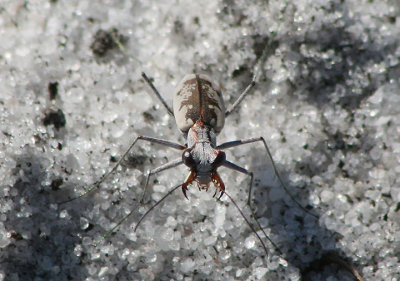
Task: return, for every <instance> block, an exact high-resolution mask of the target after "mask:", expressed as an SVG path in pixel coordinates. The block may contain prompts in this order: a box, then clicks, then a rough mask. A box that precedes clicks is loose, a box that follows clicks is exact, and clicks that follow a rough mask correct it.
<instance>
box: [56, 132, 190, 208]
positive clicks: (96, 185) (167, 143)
mask: <svg viewBox="0 0 400 281" xmlns="http://www.w3.org/2000/svg"><path fill="white" fill-rule="evenodd" d="M139 140H143V141H147V142H151V143H157V144H160V145H163V146H167V147H170V148H173V149H177V150H184V149H186V146H184V145H181V144H179V143H176V142H172V141H167V140H163V139H158V138H153V137H147V136H138V137H136V139H135V140H134V141H133V142H132V144H131V145H130V146H129V148H128V149H127V150H126V151H125V153H124V154H123V155H122V157H121V159H119V161H118V162H117V164H115V166H114V167H113V168H112V169H111V170H110V171H109V172H107V173H105V174H104V175H103V176H102V177H101V178H100V179H99V180H98V181H96V182H95V183H93V184H92V185H91V187H89V188H88V189H87V190H85V191H84V192H83V193H82V194H80V195H78V196H76V197H73V198H70V199H68V200H65V201H63V202H60V203H59V204H65V203H68V202H71V201H74V200H76V199H78V198H81V197H83V196H85V195H87V194H88V193H90V192H92V191H94V190H95V189H97V188H99V187H100V184H101V183H103V182H104V181H105V180H106V179H107V178H108V177H109V176H110V175H111V174H113V173H114V172H115V171H116V170H117V168H118V167H119V166H120V165H121V163H122V161H123V160H124V159H125V157H126V156H127V155H128V153H129V152H130V151H131V150H132V148H133V147H134V146H135V144H136V143H137V142H138V141H139ZM167 164H168V163H167ZM167 164H164V165H167ZM164 165H163V166H164ZM163 166H162V167H163ZM175 166H177V165H175ZM175 166H171V167H170V168H172V167H175ZM160 168H161V167H160ZM165 169H168V168H164V169H163V170H165ZM148 180H149V179H147V181H148ZM146 186H147V185H146ZM143 196H144V194H143Z"/></svg>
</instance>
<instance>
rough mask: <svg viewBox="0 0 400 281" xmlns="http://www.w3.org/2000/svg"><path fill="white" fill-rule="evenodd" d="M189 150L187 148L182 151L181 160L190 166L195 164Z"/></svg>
mask: <svg viewBox="0 0 400 281" xmlns="http://www.w3.org/2000/svg"><path fill="white" fill-rule="evenodd" d="M190 152H191V149H190V148H188V149H186V150H185V151H184V152H183V153H182V161H183V163H184V164H185V165H186V166H188V167H189V168H192V167H194V166H195V165H196V162H195V161H194V159H193V157H192V154H191V153H190Z"/></svg>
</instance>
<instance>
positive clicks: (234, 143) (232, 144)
mask: <svg viewBox="0 0 400 281" xmlns="http://www.w3.org/2000/svg"><path fill="white" fill-rule="evenodd" d="M260 141H261V142H262V143H263V144H264V147H265V150H266V151H267V155H268V158H269V160H270V162H271V164H272V168H273V170H274V174H275V176H276V177H277V178H278V181H279V183H280V185H281V187H282V188H283V190H284V191H285V192H286V193H287V195H289V197H290V199H292V201H293V202H294V203H295V204H296V205H297V206H298V207H299V208H300V209H302V210H303V211H304V212H306V213H307V214H310V215H311V216H313V217H314V218H316V219H318V216H316V215H314V214H312V213H311V212H310V211H308V210H307V209H306V208H304V207H303V206H302V205H301V204H300V203H299V202H298V201H297V200H296V199H295V198H294V196H293V195H292V194H291V193H290V192H289V189H288V188H287V186H286V184H285V183H284V182H283V180H282V178H281V176H280V174H279V172H278V169H277V168H276V166H275V162H274V159H273V158H272V155H271V152H270V151H269V148H268V145H267V143H266V141H265V139H264V138H263V137H258V138H248V139H243V140H235V141H228V142H225V143H223V144H220V145H218V146H217V149H221V150H223V149H227V148H232V147H236V146H240V145H244V144H248V143H254V142H260ZM239 172H240V171H239ZM251 192H252V186H251V187H250V189H249V196H248V200H249V204H250V200H251Z"/></svg>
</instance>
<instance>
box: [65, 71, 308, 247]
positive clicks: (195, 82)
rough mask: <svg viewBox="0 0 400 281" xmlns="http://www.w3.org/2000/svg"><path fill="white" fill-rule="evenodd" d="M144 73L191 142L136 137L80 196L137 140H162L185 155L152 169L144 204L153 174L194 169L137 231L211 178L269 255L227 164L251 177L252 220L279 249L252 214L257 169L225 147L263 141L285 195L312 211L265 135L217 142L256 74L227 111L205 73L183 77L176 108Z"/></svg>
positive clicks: (175, 104)
mask: <svg viewBox="0 0 400 281" xmlns="http://www.w3.org/2000/svg"><path fill="white" fill-rule="evenodd" d="M142 77H143V78H144V80H145V81H146V82H147V84H148V85H149V86H150V87H151V89H152V90H153V92H154V94H155V95H156V96H157V98H158V99H159V100H160V101H161V103H162V104H163V105H164V107H165V109H166V110H167V111H168V113H169V114H170V115H172V116H174V118H175V120H176V123H177V126H178V128H179V129H180V131H181V132H182V133H183V135H184V137H185V139H186V140H187V143H186V144H184V145H181V144H178V143H175V142H171V141H167V140H162V139H158V138H153V137H148V136H138V137H137V138H136V139H135V140H134V141H133V143H132V144H131V145H130V147H129V148H128V150H127V151H126V152H125V153H124V154H123V156H122V157H121V159H120V160H119V161H118V163H117V164H116V165H115V166H114V168H113V169H112V170H111V171H110V172H108V173H106V174H105V175H104V176H103V177H102V178H101V179H100V180H99V181H97V182H96V183H95V184H94V185H93V186H92V188H90V189H88V190H87V191H85V192H84V193H83V194H81V195H80V196H78V197H76V198H79V197H82V196H84V195H86V194H87V193H89V192H91V191H93V190H94V189H95V188H98V187H99V186H100V184H101V183H102V182H103V181H104V180H105V179H106V178H107V177H108V176H109V175H110V174H112V173H113V172H115V171H116V169H117V168H118V166H119V165H120V164H121V162H122V161H123V159H124V158H125V157H126V156H127V155H128V153H129V152H130V151H131V149H132V148H133V146H134V145H135V144H136V142H137V141H138V140H144V141H148V142H151V143H157V144H160V145H163V146H166V147H170V148H174V149H177V150H181V151H183V153H182V155H181V157H179V158H177V159H175V160H172V161H170V162H168V163H166V164H163V165H161V166H160V167H157V168H155V169H153V170H150V171H149V172H148V174H147V178H146V184H145V187H144V191H143V196H142V199H141V202H143V199H144V196H145V192H146V189H147V186H148V184H149V179H150V176H152V175H154V174H157V173H159V172H161V171H164V170H167V169H170V168H173V167H177V166H179V165H182V164H185V165H186V166H187V167H189V168H190V173H189V175H188V177H187V178H186V180H185V182H184V183H181V184H178V185H177V186H175V187H173V188H172V189H171V190H170V191H169V192H168V193H167V194H166V195H165V196H164V197H162V198H161V199H160V200H159V201H157V202H156V203H155V204H154V205H153V206H152V207H151V208H150V209H149V210H148V211H147V212H146V213H145V214H144V215H143V216H142V217H141V218H140V220H139V221H138V223H137V224H136V226H135V231H136V229H137V228H138V227H139V225H140V223H141V222H142V221H143V219H144V218H145V217H146V216H147V214H149V213H150V212H151V211H152V210H153V209H154V208H155V207H156V206H157V205H159V204H160V203H161V202H162V201H163V200H164V199H165V198H166V197H168V196H169V195H170V194H172V193H173V192H174V191H175V190H176V189H178V188H182V192H183V194H184V196H185V197H186V198H188V197H187V194H186V191H187V190H188V187H189V186H190V185H191V184H193V183H196V184H197V186H198V188H199V190H208V188H209V186H210V183H211V182H212V183H213V184H214V186H215V188H216V191H215V193H214V197H215V195H216V194H217V192H220V195H219V197H218V198H221V196H222V195H223V194H226V196H227V197H228V198H229V199H230V201H231V202H232V203H233V204H234V206H235V207H236V209H237V210H238V211H239V213H240V215H241V216H242V217H243V219H244V220H245V222H246V223H247V225H248V226H249V227H250V228H251V230H252V231H253V233H254V234H255V235H256V237H257V239H258V240H259V242H260V243H261V245H262V247H263V248H264V251H265V253H266V255H268V250H267V247H266V245H265V243H264V241H263V240H262V239H261V237H260V236H259V234H258V233H257V231H256V230H255V228H254V226H253V225H252V224H251V223H250V221H249V220H248V219H247V218H246V216H245V215H244V213H243V212H242V210H241V209H240V208H239V206H238V205H237V204H236V202H235V201H234V200H233V199H232V197H231V196H230V195H229V194H228V193H227V192H226V190H225V185H224V183H223V181H222V179H221V178H220V176H219V174H218V172H217V169H218V168H219V167H222V166H223V167H225V168H228V169H232V170H234V171H237V172H240V173H243V174H245V175H247V176H250V186H249V195H248V200H247V203H248V205H249V207H250V210H251V213H252V216H253V217H254V219H255V221H256V223H257V225H258V228H259V229H260V230H261V231H262V232H263V234H264V235H265V237H266V239H268V240H269V241H270V243H271V244H272V245H273V246H274V247H275V248H276V249H277V251H278V252H279V253H280V250H279V248H278V247H277V246H276V245H275V244H274V242H273V241H272V240H271V239H270V238H269V237H268V235H266V233H265V232H264V230H263V229H262V227H261V226H260V224H259V223H258V221H257V219H256V216H255V214H254V211H253V209H252V206H251V194H252V187H253V173H252V172H250V171H248V170H247V169H245V168H243V167H240V166H238V165H236V164H234V163H232V162H230V161H228V160H227V159H226V156H225V152H224V151H223V150H225V149H228V148H232V147H236V146H240V145H244V144H249V143H254V142H262V143H263V145H264V148H265V150H266V153H267V156H268V158H269V160H270V162H271V163H272V167H273V170H274V173H275V175H276V177H277V178H278V180H279V182H280V185H281V186H282V188H283V189H284V190H285V192H286V193H288V195H289V196H290V197H291V198H292V200H293V201H294V202H295V203H296V204H297V205H298V206H299V207H300V208H301V209H303V210H304V211H305V212H307V213H309V212H308V211H307V210H306V209H304V208H303V207H302V206H301V205H300V204H299V203H298V202H297V201H296V200H295V199H294V198H293V196H291V194H290V193H289V192H288V189H287V187H286V186H285V184H284V183H283V181H282V179H281V177H280V175H279V173H278V171H277V169H276V167H275V163H274V161H273V159H272V156H271V153H270V151H269V148H268V146H267V144H266V142H265V140H264V138H263V137H257V138H248V139H242V140H235V141H229V142H225V143H223V144H220V145H217V143H216V137H217V134H218V133H219V132H220V131H221V130H222V128H223V126H224V123H225V117H226V116H229V115H230V114H231V113H232V112H233V111H234V110H235V109H236V108H238V106H239V104H240V102H241V101H242V100H243V99H244V97H245V96H246V95H247V94H248V93H249V92H250V90H251V89H252V88H253V87H254V85H255V84H256V82H255V79H256V75H254V76H253V79H252V81H251V83H250V84H249V85H248V86H247V87H246V89H245V90H244V91H243V92H242V93H241V95H240V96H239V98H238V99H237V100H236V101H235V102H234V103H233V105H232V106H231V107H230V108H229V109H228V110H225V106H224V101H223V98H222V95H221V91H220V89H219V87H218V86H217V85H216V84H215V83H214V82H212V80H211V79H210V78H209V77H208V76H206V75H199V74H189V75H186V76H185V77H184V78H183V80H182V81H181V83H180V84H179V86H178V88H177V90H176V92H175V94H174V100H173V110H172V109H171V107H170V106H169V105H168V104H167V103H166V101H165V100H164V98H163V97H162V96H161V95H160V93H159V92H158V90H157V89H156V88H155V86H154V85H153V83H152V82H151V81H150V79H149V78H148V77H147V75H146V74H145V73H142ZM76 198H72V199H70V200H67V201H65V202H69V201H72V200H74V199H76ZM65 202H63V203H65ZM135 211H136V210H132V211H131V212H130V213H128V214H127V215H126V216H125V217H123V218H122V219H121V220H120V221H119V222H118V223H117V224H116V225H115V226H114V227H113V228H111V229H110V230H109V231H107V233H106V234H105V235H103V237H102V239H101V240H100V241H99V242H101V241H102V240H104V239H105V238H106V237H108V236H109V235H110V234H111V233H112V232H113V231H114V230H115V229H116V228H117V227H118V226H119V225H121V223H122V222H124V221H125V220H126V219H127V218H128V217H129V216H130V215H131V214H132V213H133V212H135ZM311 215H312V216H314V217H315V215H313V214H311ZM99 242H97V243H96V244H95V245H97V244H98V243H99Z"/></svg>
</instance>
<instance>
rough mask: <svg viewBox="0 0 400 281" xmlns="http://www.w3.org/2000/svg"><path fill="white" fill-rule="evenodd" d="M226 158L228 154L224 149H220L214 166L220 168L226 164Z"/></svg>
mask: <svg viewBox="0 0 400 281" xmlns="http://www.w3.org/2000/svg"><path fill="white" fill-rule="evenodd" d="M225 160H226V154H225V152H223V151H218V155H217V157H216V158H215V160H214V163H213V166H214V168H218V167H219V166H221V165H222V164H224V162H225Z"/></svg>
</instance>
